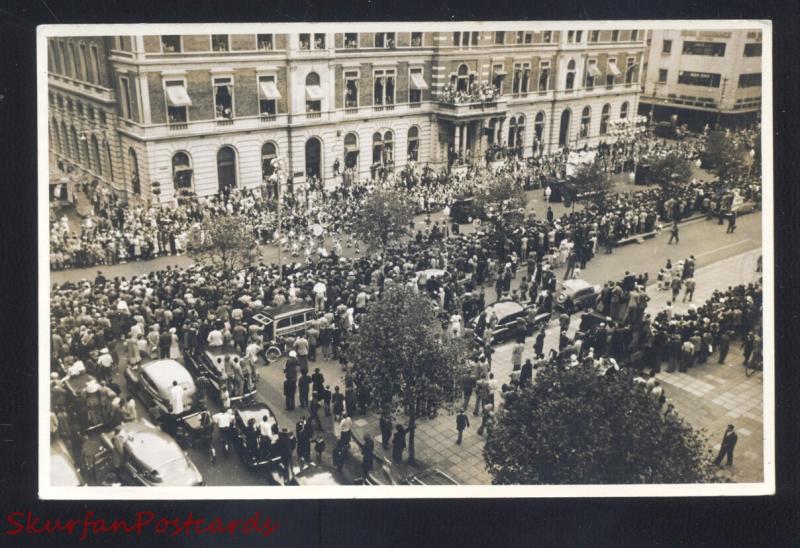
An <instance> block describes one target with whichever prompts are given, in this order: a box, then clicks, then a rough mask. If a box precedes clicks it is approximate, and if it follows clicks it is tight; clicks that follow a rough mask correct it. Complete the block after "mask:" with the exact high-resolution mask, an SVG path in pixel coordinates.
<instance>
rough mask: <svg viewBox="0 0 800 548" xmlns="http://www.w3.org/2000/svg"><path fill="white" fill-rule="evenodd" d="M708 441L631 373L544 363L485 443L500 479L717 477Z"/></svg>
mask: <svg viewBox="0 0 800 548" xmlns="http://www.w3.org/2000/svg"><path fill="white" fill-rule="evenodd" d="M710 456H711V455H710V449H708V448H707V444H706V440H704V439H703V438H702V437H701V435H700V434H699V433H698V432H696V431H695V430H693V429H692V427H691V426H689V425H688V424H687V423H686V422H685V421H684V420H683V419H681V418H680V417H679V416H678V415H672V416H670V417H664V416H663V415H662V414H661V412H660V410H659V407H658V405H657V403H656V402H655V401H654V400H653V398H652V397H651V396H649V395H648V394H647V393H646V392H645V390H644V389H643V388H642V387H639V386H635V385H634V384H633V381H632V379H631V377H630V375H629V374H628V373H626V372H619V373H617V374H616V375H614V376H599V375H598V374H597V373H596V371H594V370H592V369H590V368H586V367H582V366H579V367H575V368H571V369H567V370H563V369H558V368H555V367H553V368H546V369H544V370H542V371H541V372H540V373H539V374H538V376H537V377H536V383H535V384H534V385H533V386H531V387H528V388H526V389H525V390H523V391H522V392H521V394H520V397H519V398H518V399H517V400H515V401H514V405H513V406H512V407H511V408H510V409H506V410H505V411H504V413H503V414H502V415H501V416H499V417H498V420H497V424H496V426H495V427H494V428H493V429H492V431H491V432H490V434H489V437H488V439H487V441H486V446H485V448H484V458H485V460H486V465H487V468H488V470H489V473H490V474H491V475H492V477H493V483H495V484H513V483H521V484H621V483H701V482H712V481H718V478H717V475H716V471H715V468H714V466H713V464H711V462H710Z"/></svg>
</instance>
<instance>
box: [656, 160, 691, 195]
mask: <svg viewBox="0 0 800 548" xmlns="http://www.w3.org/2000/svg"><path fill="white" fill-rule="evenodd" d="M691 178H692V166H691V164H690V163H689V160H687V159H685V158H682V157H681V156H680V155H679V154H677V153H675V152H671V153H669V154H667V155H666V156H665V157H663V158H658V159H657V160H655V161H654V162H653V163H652V164H651V165H650V180H651V182H655V183H658V184H659V185H661V188H663V189H664V190H670V189H671V188H672V187H673V186H674V185H683V184H686V183H688V182H689V180H690V179H691Z"/></svg>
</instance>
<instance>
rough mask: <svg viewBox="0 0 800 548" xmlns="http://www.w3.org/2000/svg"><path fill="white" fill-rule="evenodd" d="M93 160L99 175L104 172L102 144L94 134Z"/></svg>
mask: <svg viewBox="0 0 800 548" xmlns="http://www.w3.org/2000/svg"><path fill="white" fill-rule="evenodd" d="M92 162H94V168H95V172H96V173H97V174H98V175H102V174H103V162H102V159H101V158H100V144H99V143H98V142H97V137H96V136H95V135H92Z"/></svg>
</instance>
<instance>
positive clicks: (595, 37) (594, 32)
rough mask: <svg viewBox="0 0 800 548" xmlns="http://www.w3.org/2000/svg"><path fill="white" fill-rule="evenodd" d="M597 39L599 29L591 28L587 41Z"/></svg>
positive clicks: (598, 37) (595, 40)
mask: <svg viewBox="0 0 800 548" xmlns="http://www.w3.org/2000/svg"><path fill="white" fill-rule="evenodd" d="M598 40H600V31H599V30H593V31H592V32H590V33H589V41H590V42H597V41H598Z"/></svg>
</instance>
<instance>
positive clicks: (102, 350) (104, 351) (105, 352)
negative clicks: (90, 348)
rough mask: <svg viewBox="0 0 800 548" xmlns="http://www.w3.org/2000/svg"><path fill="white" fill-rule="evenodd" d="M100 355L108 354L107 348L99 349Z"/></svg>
mask: <svg viewBox="0 0 800 548" xmlns="http://www.w3.org/2000/svg"><path fill="white" fill-rule="evenodd" d="M100 353H101V354H108V348H101V349H100Z"/></svg>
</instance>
